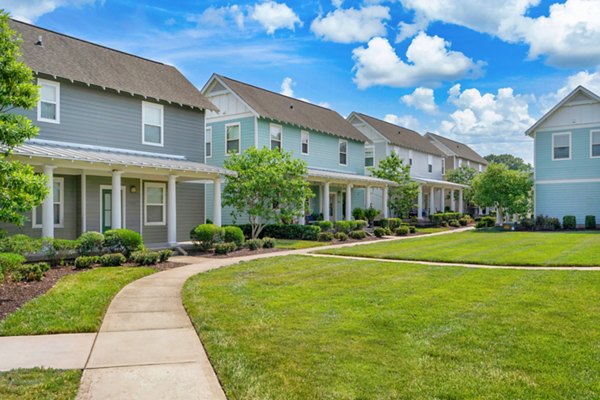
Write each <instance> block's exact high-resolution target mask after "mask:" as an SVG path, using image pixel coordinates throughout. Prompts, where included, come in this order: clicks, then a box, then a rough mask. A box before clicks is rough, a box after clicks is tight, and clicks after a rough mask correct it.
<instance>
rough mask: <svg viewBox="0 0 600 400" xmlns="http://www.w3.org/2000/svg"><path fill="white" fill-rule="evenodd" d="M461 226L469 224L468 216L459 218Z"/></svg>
mask: <svg viewBox="0 0 600 400" xmlns="http://www.w3.org/2000/svg"><path fill="white" fill-rule="evenodd" d="M458 223H459V225H460V226H467V225H468V224H469V220H468V219H467V218H464V217H463V218H461V219H459V220H458Z"/></svg>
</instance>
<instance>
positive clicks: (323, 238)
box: [317, 232, 333, 242]
mask: <svg viewBox="0 0 600 400" xmlns="http://www.w3.org/2000/svg"><path fill="white" fill-rule="evenodd" d="M317 240H318V241H319V242H331V241H332V240H333V233H332V232H321V233H319V236H318V237H317Z"/></svg>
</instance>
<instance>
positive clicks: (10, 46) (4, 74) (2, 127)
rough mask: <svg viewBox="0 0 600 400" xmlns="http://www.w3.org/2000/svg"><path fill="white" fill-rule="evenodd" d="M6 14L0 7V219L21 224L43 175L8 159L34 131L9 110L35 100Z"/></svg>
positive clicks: (40, 196)
mask: <svg viewBox="0 0 600 400" xmlns="http://www.w3.org/2000/svg"><path fill="white" fill-rule="evenodd" d="M8 20H9V18H8V14H7V13H5V12H3V11H1V10H0V187H1V188H2V191H1V193H0V221H2V222H9V223H13V224H16V225H23V223H24V222H25V213H26V212H27V211H31V209H32V208H33V207H36V206H39V205H40V204H41V203H42V201H44V197H46V194H47V189H46V177H45V176H43V175H36V174H35V173H34V171H33V168H32V167H31V166H29V165H24V164H21V163H20V162H18V161H10V160H9V159H8V157H9V156H10V154H11V152H12V150H13V149H14V148H15V147H16V146H19V145H21V144H23V143H24V142H25V140H27V139H31V138H33V137H35V136H37V134H38V128H37V127H36V126H34V125H33V124H32V123H31V121H30V120H29V119H27V118H26V117H25V116H23V115H19V114H16V113H11V112H10V111H12V110H14V109H17V108H23V109H31V108H33V107H35V106H36V104H37V101H38V87H37V86H36V85H35V84H33V83H32V82H33V73H32V72H31V69H29V68H28V67H27V66H26V65H25V64H24V63H23V62H20V61H18V59H19V57H20V56H21V52H20V48H19V44H20V42H21V39H20V38H19V37H18V35H17V33H16V32H14V31H13V30H12V29H10V27H9V25H8Z"/></svg>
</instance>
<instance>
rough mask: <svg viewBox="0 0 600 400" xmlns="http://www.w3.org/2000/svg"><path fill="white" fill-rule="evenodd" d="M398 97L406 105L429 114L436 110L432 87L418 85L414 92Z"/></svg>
mask: <svg viewBox="0 0 600 400" xmlns="http://www.w3.org/2000/svg"><path fill="white" fill-rule="evenodd" d="M400 99H401V100H402V102H403V103H404V104H406V105H407V106H410V107H414V108H416V109H417V110H421V111H425V112H426V113H429V114H434V113H435V112H437V110H438V107H437V104H435V95H434V93H433V89H429V88H425V87H418V88H416V89H415V91H414V92H412V93H411V94H407V95H404V96H402V97H401V98H400Z"/></svg>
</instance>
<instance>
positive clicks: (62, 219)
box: [31, 177, 65, 229]
mask: <svg viewBox="0 0 600 400" xmlns="http://www.w3.org/2000/svg"><path fill="white" fill-rule="evenodd" d="M55 183H58V184H59V186H60V189H59V190H60V200H59V201H58V204H59V219H58V221H59V223H58V224H54V227H55V228H64V227H65V178H62V177H58V178H54V179H53V181H52V190H54V184H55ZM54 204H57V201H56V198H55V199H54ZM54 204H53V205H52V206H53V207H54ZM40 207H41V205H40ZM36 211H37V207H33V210H32V211H31V227H32V228H34V229H40V228H41V227H42V224H41V223H40V224H38V223H37V217H36V214H37V212H36ZM55 217H56V216H55Z"/></svg>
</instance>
